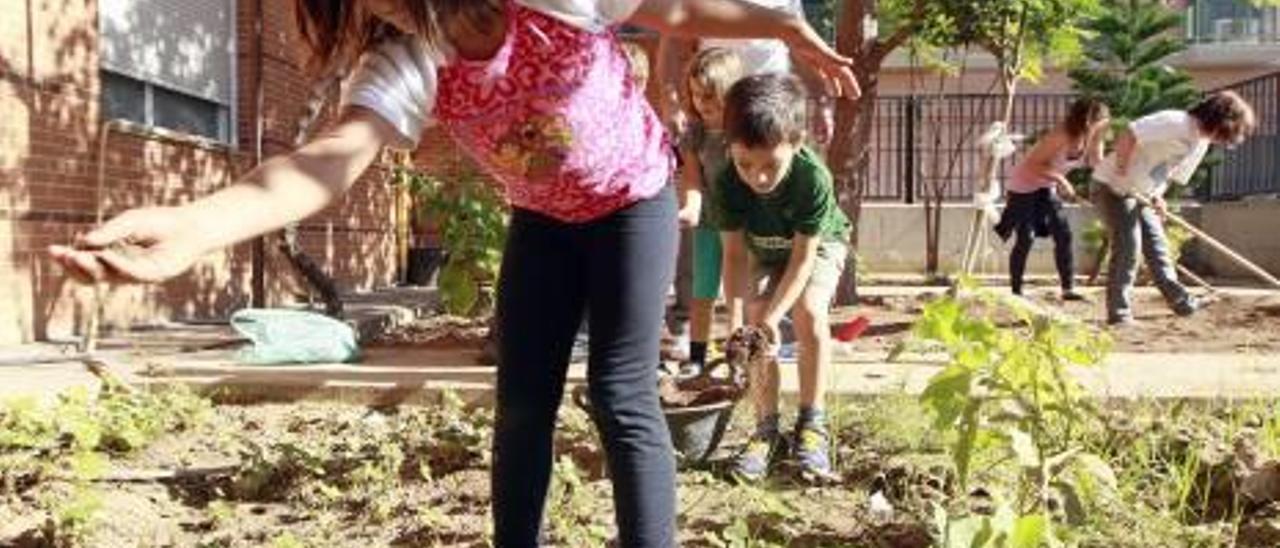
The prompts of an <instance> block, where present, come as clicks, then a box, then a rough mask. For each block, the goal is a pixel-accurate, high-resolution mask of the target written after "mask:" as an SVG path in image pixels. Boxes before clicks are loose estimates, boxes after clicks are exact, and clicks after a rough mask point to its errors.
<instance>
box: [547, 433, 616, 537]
mask: <svg viewBox="0 0 1280 548" xmlns="http://www.w3.org/2000/svg"><path fill="white" fill-rule="evenodd" d="M599 518H600V511H599V508H598V507H597V504H596V500H595V495H594V493H592V491H591V486H590V485H589V484H588V483H587V482H586V480H585V478H584V477H583V474H582V472H581V470H580V469H579V468H578V465H577V464H575V463H574V462H573V459H572V458H571V457H569V456H567V455H562V456H560V458H559V459H558V460H557V461H556V463H555V465H554V466H553V467H552V477H551V490H550V493H549V494H548V496H547V523H548V525H549V526H550V533H551V534H552V536H554V537H555V538H557V539H559V540H560V544H562V545H565V546H604V545H605V544H606V543H607V542H608V540H609V530H608V529H607V528H606V527H605V526H604V525H602V524H601V523H600V522H599Z"/></svg>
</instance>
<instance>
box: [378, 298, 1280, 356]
mask: <svg viewBox="0 0 1280 548" xmlns="http://www.w3.org/2000/svg"><path fill="white" fill-rule="evenodd" d="M933 298H936V297H933V296H929V295H921V296H871V297H866V298H864V299H863V301H862V303H861V305H860V306H857V307H852V308H844V309H839V310H836V311H835V312H833V316H832V323H833V324H834V325H839V324H840V323H843V322H847V321H850V320H851V319H853V318H855V317H857V316H859V315H865V316H867V317H868V318H869V319H870V320H871V325H870V327H869V328H867V330H866V331H865V332H864V333H863V334H862V336H861V337H859V338H858V339H856V340H854V341H853V342H852V343H851V344H850V345H849V347H850V349H852V350H854V351H857V352H888V351H889V350H890V349H892V348H893V346H894V345H895V344H897V343H898V342H899V341H901V340H902V339H904V338H906V337H908V336H909V335H910V332H911V326H912V324H913V322H915V320H916V319H917V318H918V317H919V314H920V311H921V310H922V309H923V307H924V305H925V304H926V303H928V301H929V300H931V299H933ZM1030 298H1031V299H1032V300H1033V301H1034V302H1036V303H1038V304H1040V305H1042V306H1045V307H1047V308H1050V309H1053V310H1056V311H1059V312H1061V313H1063V314H1065V315H1068V316H1070V317H1073V318H1079V319H1081V320H1082V321H1085V322H1088V323H1089V324H1091V325H1095V326H1097V327H1098V328H1100V329H1104V330H1106V331H1107V332H1108V333H1109V334H1110V336H1111V338H1112V340H1113V342H1114V347H1113V350H1114V351H1116V352H1196V353H1271V352H1280V297H1268V298H1256V297H1243V296H1234V295H1220V296H1214V297H1210V298H1209V299H1207V300H1206V302H1207V303H1208V304H1206V306H1205V307H1204V308H1203V309H1202V310H1201V311H1200V312H1199V313H1197V314H1195V315H1194V316H1191V317H1188V318H1181V317H1178V316H1176V315H1174V314H1173V312H1172V311H1171V310H1170V309H1169V307H1168V306H1167V305H1165V303H1164V300H1163V299H1162V298H1160V297H1159V296H1158V295H1154V294H1148V293H1141V294H1139V295H1138V296H1137V297H1135V303H1134V310H1135V312H1136V314H1135V319H1136V320H1137V321H1136V322H1135V323H1133V324H1131V325H1126V326H1123V327H1119V328H1109V327H1107V325H1106V322H1105V319H1106V317H1105V311H1104V305H1103V296H1102V294H1101V293H1100V292H1095V293H1091V294H1090V298H1089V300H1088V301H1085V302H1064V301H1062V300H1061V299H1060V298H1059V297H1058V294H1057V292H1056V291H1052V290H1045V289H1035V290H1032V291H1031V294H1030ZM486 331H487V326H486V323H485V322H484V321H481V320H469V319H463V318H456V317H448V316H437V317H432V318H427V319H424V320H420V321H418V322H415V323H413V324H410V325H407V326H404V327H401V328H398V329H396V330H393V331H392V332H390V333H387V334H385V335H383V336H382V337H380V338H379V339H378V340H377V341H375V342H374V343H373V345H375V346H414V347H418V348H438V349H447V348H459V349H479V348H481V347H482V346H483V345H484V337H485V333H486ZM718 331H719V332H720V335H721V336H722V337H723V336H724V335H725V333H724V331H725V330H724V329H723V325H721V326H720V329H718Z"/></svg>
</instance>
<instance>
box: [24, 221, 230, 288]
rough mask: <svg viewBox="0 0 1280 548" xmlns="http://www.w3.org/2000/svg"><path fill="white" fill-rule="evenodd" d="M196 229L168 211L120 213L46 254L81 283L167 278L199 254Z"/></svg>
mask: <svg viewBox="0 0 1280 548" xmlns="http://www.w3.org/2000/svg"><path fill="white" fill-rule="evenodd" d="M200 233H201V228H200V227H199V226H197V224H196V223H192V222H191V219H189V218H187V216H186V215H184V214H183V213H182V209H180V208H174V207H156V208H146V209H136V210H130V211H126V212H125V213H123V214H121V215H120V216H119V217H116V218H114V219H111V220H110V221H108V222H107V223H106V224H104V225H102V226H100V227H98V228H96V229H94V230H93V231H91V232H89V233H88V234H84V235H82V236H80V237H78V238H77V239H76V242H75V244H73V245H71V246H61V245H55V246H50V248H49V254H50V255H51V256H52V257H53V259H54V260H55V261H57V262H58V263H59V264H61V265H62V266H63V267H64V268H66V269H67V271H68V273H69V274H70V275H71V276H72V277H74V278H76V279H77V280H80V281H83V282H102V281H115V282H124V283H131V282H147V283H154V282H160V281H163V280H166V279H168V278H172V277H174V276H177V275H178V274H181V273H182V272H183V271H185V270H187V269H188V268H190V267H191V265H192V264H193V263H195V261H196V259H198V258H199V257H200V255H202V254H203V253H204V251H205V248H204V246H203V245H202V244H201V241H203V238H201V237H200Z"/></svg>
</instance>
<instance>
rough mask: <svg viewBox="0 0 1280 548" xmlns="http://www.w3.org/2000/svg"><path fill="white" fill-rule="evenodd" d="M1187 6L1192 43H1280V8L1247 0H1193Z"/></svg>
mask: <svg viewBox="0 0 1280 548" xmlns="http://www.w3.org/2000/svg"><path fill="white" fill-rule="evenodd" d="M1185 6H1186V12H1187V40H1188V41H1189V42H1191V43H1192V44H1196V45H1202V44H1215V45H1259V44H1280V8H1274V7H1272V8H1260V7H1255V6H1253V5H1252V4H1250V3H1249V2H1248V1H1247V0H1192V1H1188V2H1186V4H1185Z"/></svg>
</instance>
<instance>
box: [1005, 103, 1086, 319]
mask: <svg viewBox="0 0 1280 548" xmlns="http://www.w3.org/2000/svg"><path fill="white" fill-rule="evenodd" d="M1110 124H1111V111H1110V110H1109V109H1108V108H1107V105H1105V104H1103V103H1102V102H1101V101H1099V100H1097V99H1080V100H1078V101H1076V102H1075V103H1073V104H1072V105H1071V109H1070V111H1069V112H1068V113H1067V118H1066V119H1065V120H1063V121H1062V123H1060V124H1058V127H1056V128H1054V129H1053V131H1050V132H1049V133H1048V134H1046V135H1045V136H1044V137H1042V138H1041V139H1040V141H1039V142H1037V143H1036V146H1035V147H1034V148H1032V149H1031V152H1030V153H1029V154H1027V156H1026V157H1025V158H1023V159H1022V161H1021V162H1019V163H1018V165H1017V166H1015V167H1014V168H1013V175H1012V176H1011V177H1010V178H1009V187H1008V203H1007V204H1006V205H1005V208H1004V213H1003V215H1001V217H1000V222H999V223H998V224H997V225H996V227H995V230H996V233H997V234H999V235H1000V237H1001V238H1002V239H1005V240H1008V239H1009V236H1011V235H1013V234H1015V233H1016V234H1017V240H1015V241H1014V244H1013V250H1012V251H1011V252H1010V253H1009V283H1010V285H1011V286H1012V288H1013V294H1014V295H1022V280H1023V276H1024V274H1025V273H1026V270H1027V255H1029V254H1030V253H1031V244H1032V243H1034V242H1035V238H1036V237H1037V236H1039V237H1045V236H1050V235H1052V236H1053V255H1054V259H1055V263H1056V265H1057V267H1058V280H1059V281H1060V282H1061V285H1062V299H1063V300H1064V301H1079V300H1083V299H1084V297H1082V296H1081V295H1080V294H1079V293H1076V292H1075V264H1074V263H1075V261H1074V258H1073V256H1072V255H1073V254H1072V249H1071V225H1070V223H1068V222H1067V217H1066V215H1064V214H1063V212H1062V201H1063V199H1066V200H1069V201H1074V200H1075V199H1076V191H1075V188H1074V187H1072V186H1071V181H1068V180H1067V174H1068V173H1070V172H1071V171H1072V170H1074V169H1077V168H1081V167H1086V166H1095V165H1098V163H1099V162H1100V161H1101V160H1102V152H1103V142H1102V141H1103V138H1105V137H1106V133H1107V127H1108V126H1109V125H1110Z"/></svg>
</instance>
